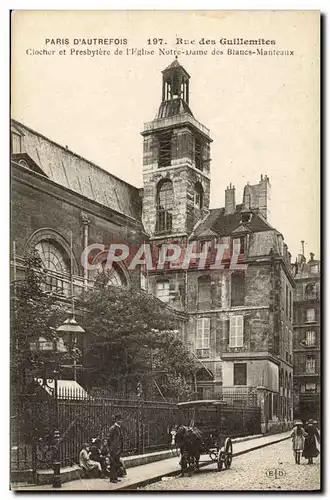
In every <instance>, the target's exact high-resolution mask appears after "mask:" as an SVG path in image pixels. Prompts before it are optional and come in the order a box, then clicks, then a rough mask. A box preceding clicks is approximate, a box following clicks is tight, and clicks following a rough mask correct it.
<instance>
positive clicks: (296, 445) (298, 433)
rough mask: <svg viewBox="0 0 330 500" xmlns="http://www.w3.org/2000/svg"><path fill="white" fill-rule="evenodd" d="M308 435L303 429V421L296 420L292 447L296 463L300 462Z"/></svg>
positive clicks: (292, 435) (292, 434)
mask: <svg viewBox="0 0 330 500" xmlns="http://www.w3.org/2000/svg"><path fill="white" fill-rule="evenodd" d="M306 436H307V434H306V432H305V431H304V429H303V423H302V421H301V420H296V421H295V422H294V427H293V429H292V433H291V437H292V449H293V454H294V458H295V462H296V464H298V465H299V464H300V459H301V455H302V452H303V449H304V441H305V437H306Z"/></svg>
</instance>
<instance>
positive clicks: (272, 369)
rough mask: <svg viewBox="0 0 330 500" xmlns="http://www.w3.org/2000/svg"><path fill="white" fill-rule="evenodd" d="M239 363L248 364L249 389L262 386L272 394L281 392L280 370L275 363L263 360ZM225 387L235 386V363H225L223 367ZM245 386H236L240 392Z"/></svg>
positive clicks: (241, 361) (247, 384)
mask: <svg viewBox="0 0 330 500" xmlns="http://www.w3.org/2000/svg"><path fill="white" fill-rule="evenodd" d="M237 362H238V363H246V366H247V383H246V386H247V387H258V386H262V387H265V388H266V389H268V390H270V391H272V392H279V370H278V365H276V364H275V363H273V362H271V361H269V360H265V359H261V360H246V361H244V360H242V359H240V360H239V361H237ZM222 373H223V386H224V387H232V386H233V385H234V363H232V362H227V361H224V362H223V365H222ZM242 387H244V386H236V389H237V390H239V389H240V388H242Z"/></svg>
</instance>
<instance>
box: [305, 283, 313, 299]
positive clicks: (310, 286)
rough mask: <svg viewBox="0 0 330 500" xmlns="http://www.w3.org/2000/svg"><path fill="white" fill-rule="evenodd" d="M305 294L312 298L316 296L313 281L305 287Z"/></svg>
mask: <svg viewBox="0 0 330 500" xmlns="http://www.w3.org/2000/svg"><path fill="white" fill-rule="evenodd" d="M305 295H306V298H307V299H308V298H312V299H314V298H315V297H316V286H315V283H308V285H306V287H305Z"/></svg>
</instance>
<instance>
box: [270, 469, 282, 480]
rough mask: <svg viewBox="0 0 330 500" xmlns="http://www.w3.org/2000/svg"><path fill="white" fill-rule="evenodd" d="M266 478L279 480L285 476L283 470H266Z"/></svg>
mask: <svg viewBox="0 0 330 500" xmlns="http://www.w3.org/2000/svg"><path fill="white" fill-rule="evenodd" d="M266 476H267V477H269V478H270V479H281V478H282V477H284V476H285V470H283V469H267V470H266Z"/></svg>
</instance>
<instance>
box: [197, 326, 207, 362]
mask: <svg viewBox="0 0 330 500" xmlns="http://www.w3.org/2000/svg"><path fill="white" fill-rule="evenodd" d="M209 349H210V318H199V319H198V320H197V331H196V354H197V356H198V357H200V358H202V357H204V358H205V357H209Z"/></svg>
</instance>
